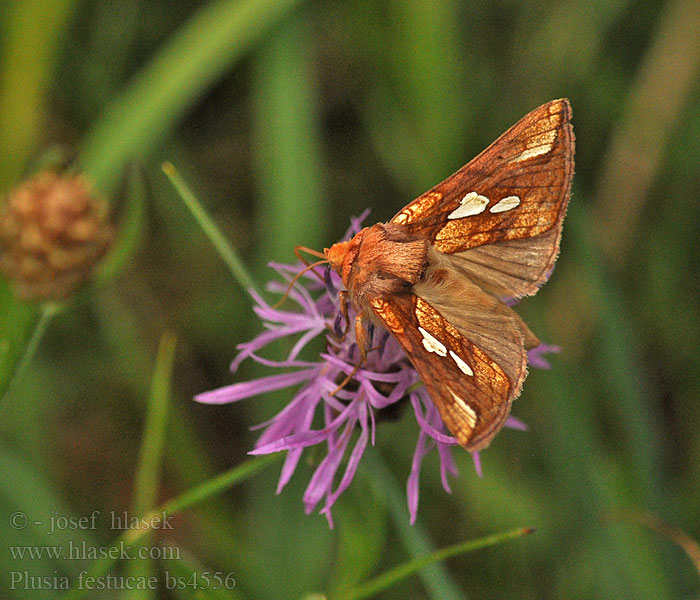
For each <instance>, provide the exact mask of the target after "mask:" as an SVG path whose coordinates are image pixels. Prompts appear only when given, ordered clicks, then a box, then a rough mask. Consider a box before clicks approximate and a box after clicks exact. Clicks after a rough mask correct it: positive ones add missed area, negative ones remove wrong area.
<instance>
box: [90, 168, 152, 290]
mask: <svg viewBox="0 0 700 600" xmlns="http://www.w3.org/2000/svg"><path fill="white" fill-rule="evenodd" d="M147 196H148V190H147V189H146V183H145V181H144V178H143V174H142V173H141V172H140V171H139V170H138V169H137V168H133V169H132V170H131V173H130V174H129V177H128V185H127V200H126V208H125V210H124V216H123V217H122V219H121V221H120V223H119V225H118V231H117V239H116V241H115V243H114V246H113V247H112V250H111V252H110V253H109V254H108V255H107V256H106V257H105V258H104V260H103V261H102V263H100V266H99V268H98V270H97V271H96V273H95V278H94V281H95V285H97V286H98V287H102V286H105V285H108V284H109V283H110V282H111V281H112V280H113V279H114V278H115V277H116V276H118V275H119V273H120V272H121V271H122V270H123V269H124V268H125V267H126V266H127V265H129V264H130V263H131V262H132V261H133V260H134V257H135V255H136V253H137V252H138V250H139V248H140V247H141V241H142V236H143V232H144V229H145V226H146V200H147Z"/></svg>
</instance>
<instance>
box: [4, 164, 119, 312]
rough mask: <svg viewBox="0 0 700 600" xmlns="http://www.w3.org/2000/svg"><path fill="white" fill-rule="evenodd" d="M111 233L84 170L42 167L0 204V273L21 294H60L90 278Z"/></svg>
mask: <svg viewBox="0 0 700 600" xmlns="http://www.w3.org/2000/svg"><path fill="white" fill-rule="evenodd" d="M113 238H114V232H113V228H112V226H111V224H110V222H109V205H108V204H107V202H106V201H105V200H104V198H102V197H101V196H100V195H99V194H97V193H95V192H94V191H93V189H92V186H91V185H90V183H89V182H88V180H87V179H86V178H85V177H84V176H81V175H72V174H59V173H55V172H53V171H42V172H40V173H38V174H36V175H34V176H33V177H31V178H30V179H28V180H26V181H24V182H22V183H21V184H20V185H18V186H17V187H16V188H15V189H14V190H13V191H12V192H11V193H10V194H9V195H8V197H7V199H6V200H5V201H4V202H3V204H2V208H0V273H3V274H4V275H5V276H6V277H7V278H8V279H9V280H10V281H11V282H12V285H13V288H14V289H15V292H16V293H17V295H18V296H20V297H21V298H23V299H25V300H48V301H50V300H64V299H66V298H69V297H70V296H72V295H73V294H75V293H76V291H77V290H78V289H79V288H80V286H81V285H83V284H84V283H85V282H86V281H87V280H88V279H89V278H90V276H91V275H92V273H93V272H94V270H95V268H96V267H97V265H98V264H99V262H100V260H101V259H102V258H103V256H104V255H105V254H106V253H107V251H108V250H109V247H110V245H111V243H112V240H113Z"/></svg>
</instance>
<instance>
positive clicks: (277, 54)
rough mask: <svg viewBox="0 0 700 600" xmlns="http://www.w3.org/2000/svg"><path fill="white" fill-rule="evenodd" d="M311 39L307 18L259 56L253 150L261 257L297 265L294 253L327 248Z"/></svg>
mask: <svg viewBox="0 0 700 600" xmlns="http://www.w3.org/2000/svg"><path fill="white" fill-rule="evenodd" d="M312 74H313V64H312V54H311V32H310V31H309V27H308V26H307V25H306V23H305V22H303V21H302V20H301V19H292V20H290V22H288V23H285V25H284V26H283V27H281V28H280V30H279V31H278V32H277V34H276V35H275V36H274V38H272V39H270V40H269V42H268V43H267V44H266V45H265V46H264V47H263V48H262V49H261V50H260V52H258V53H257V54H256V57H255V68H254V77H255V81H254V90H255V91H254V94H255V96H254V98H253V106H254V107H255V112H254V114H253V126H254V131H253V135H254V139H253V147H254V151H255V159H256V162H257V165H256V166H257V169H256V171H257V185H258V188H259V189H260V193H261V201H260V210H259V215H258V223H259V226H258V240H259V244H258V246H259V258H260V262H262V264H266V263H267V262H268V261H270V260H277V261H286V260H288V259H293V256H294V255H293V254H292V251H293V249H294V246H296V245H298V244H300V245H304V246H308V247H311V248H321V247H322V244H323V243H324V242H327V235H326V230H327V223H328V204H327V202H325V201H324V200H325V199H324V198H323V191H322V187H323V185H322V178H323V168H322V148H321V141H320V139H321V131H320V122H319V115H318V97H317V93H316V90H315V89H314V87H315V86H314V81H313V78H312Z"/></svg>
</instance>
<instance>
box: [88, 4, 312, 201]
mask: <svg viewBox="0 0 700 600" xmlns="http://www.w3.org/2000/svg"><path fill="white" fill-rule="evenodd" d="M300 2H301V0H237V1H235V2H233V1H231V0H218V1H215V2H211V3H210V4H208V5H207V6H206V7H204V8H203V9H201V10H200V11H199V12H198V13H197V14H196V15H195V16H194V17H193V18H192V19H191V20H190V21H189V22H188V23H187V24H186V25H185V26H184V27H183V28H182V29H181V30H180V31H179V32H178V33H177V34H175V35H174V36H173V37H172V39H171V41H170V42H169V43H168V44H167V45H166V46H165V47H164V48H162V49H161V50H160V52H159V53H158V54H157V55H156V56H155V57H154V58H153V60H152V61H151V63H150V64H148V65H147V66H146V67H145V68H144V69H143V71H142V72H141V73H139V74H138V75H137V77H136V78H135V80H134V82H133V83H132V85H131V86H130V87H129V88H128V89H127V90H126V91H125V92H124V93H123V94H122V96H121V97H120V98H118V99H117V100H116V101H115V102H114V103H113V104H111V105H110V106H109V107H108V108H107V109H106V110H105V113H104V114H103V115H102V116H101V118H100V119H99V120H98V122H97V123H96V124H95V125H94V127H93V129H92V131H91V132H90V133H89V135H88V137H87V139H86V141H85V143H84V145H83V148H82V153H81V162H82V165H83V167H84V169H85V171H86V172H87V173H88V174H89V175H90V176H91V177H92V178H93V180H94V181H95V182H96V184H97V185H98V187H100V188H101V189H103V190H105V191H106V192H109V191H110V190H111V189H112V187H113V186H114V184H115V182H116V181H117V179H118V178H119V175H120V173H121V171H122V169H123V168H124V166H125V165H126V164H127V162H129V161H130V160H134V159H137V158H141V157H144V156H146V155H148V153H149V152H150V151H151V150H153V148H154V147H155V145H156V144H157V142H158V141H159V140H161V139H162V138H163V136H164V135H165V134H166V132H167V131H169V130H170V129H172V127H173V126H174V124H175V123H176V122H177V120H178V119H179V118H180V117H182V115H183V114H184V113H185V112H186V110H187V109H188V108H189V107H190V106H192V104H193V103H194V102H196V101H197V100H198V99H199V98H200V97H201V96H202V95H203V94H204V93H205V92H206V91H207V90H208V89H209V88H210V87H211V85H212V84H213V83H214V82H215V81H216V80H217V79H218V78H219V77H221V75H222V74H223V73H225V72H226V71H227V70H228V69H230V68H231V66H232V65H233V64H235V63H236V61H238V60H239V59H240V58H241V56H242V55H243V54H244V53H245V52H247V51H248V50H249V49H250V48H251V47H252V46H253V45H254V44H256V43H257V42H258V41H259V40H260V39H261V38H262V37H263V36H264V35H265V34H267V33H268V32H269V31H270V30H271V29H272V28H273V27H274V26H275V25H277V24H278V23H279V21H281V20H282V19H283V18H284V17H285V16H286V15H287V14H288V13H289V11H290V10H291V9H292V8H294V7H295V6H297V5H298V4H300Z"/></svg>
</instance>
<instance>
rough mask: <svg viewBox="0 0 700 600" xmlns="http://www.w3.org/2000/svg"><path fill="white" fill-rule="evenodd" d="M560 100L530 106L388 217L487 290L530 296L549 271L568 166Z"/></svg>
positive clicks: (570, 151)
mask: <svg viewBox="0 0 700 600" xmlns="http://www.w3.org/2000/svg"><path fill="white" fill-rule="evenodd" d="M570 119H571V108H570V106H569V102H568V101H567V100H566V99H561V100H553V101H551V102H548V103H547V104H544V105H542V106H540V107H539V108H536V109H535V110H533V111H532V112H531V113H529V114H527V115H526V116H525V117H524V118H523V119H521V120H520V121H519V122H518V123H516V124H515V125H513V127H511V128H510V129H509V130H508V131H506V132H505V133H504V134H503V135H502V136H501V137H500V138H498V139H497V140H496V141H495V142H494V143H493V144H491V146H489V147H488V148H487V149H486V150H484V151H483V152H482V153H481V154H479V155H478V156H477V157H476V158H474V159H473V160H472V161H471V162H469V163H468V164H467V165H465V166H464V167H462V168H461V169H460V170H459V171H457V172H456V173H454V174H453V175H451V176H450V177H448V178H447V179H446V180H445V181H443V182H441V183H439V184H438V185H436V186H435V187H434V188H433V189H431V190H430V191H428V192H426V193H425V194H423V195H422V196H419V197H418V198H416V199H415V200H414V201H413V202H411V203H410V204H408V205H407V206H406V207H405V208H403V209H402V210H401V211H399V213H397V214H396V215H395V216H394V217H393V219H392V220H391V222H392V223H396V224H399V225H402V226H403V227H405V228H406V231H407V232H408V233H409V234H412V235H417V236H420V237H424V238H426V239H428V240H430V242H431V244H432V246H433V248H434V249H435V250H437V251H438V252H440V253H442V254H444V255H446V256H447V259H448V261H449V262H450V263H451V264H452V265H453V266H454V267H455V268H457V269H459V270H461V271H463V272H464V273H465V274H466V275H468V276H469V277H470V278H471V279H472V280H473V281H475V282H477V283H479V284H480V285H481V287H483V288H484V289H487V290H489V291H490V292H491V293H494V294H497V295H501V296H511V297H521V296H524V295H528V294H534V293H535V292H536V291H537V289H538V288H539V286H540V285H541V284H542V283H544V282H545V281H546V280H547V278H548V276H549V273H550V272H551V270H552V268H553V266H554V262H555V260H556V257H557V254H558V251H559V239H560V237H561V227H562V221H563V219H564V215H565V214H566V207H567V204H568V200H569V194H570V190H571V179H572V176H573V170H574V161H573V157H574V134H573V129H572V127H571V123H570Z"/></svg>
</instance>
